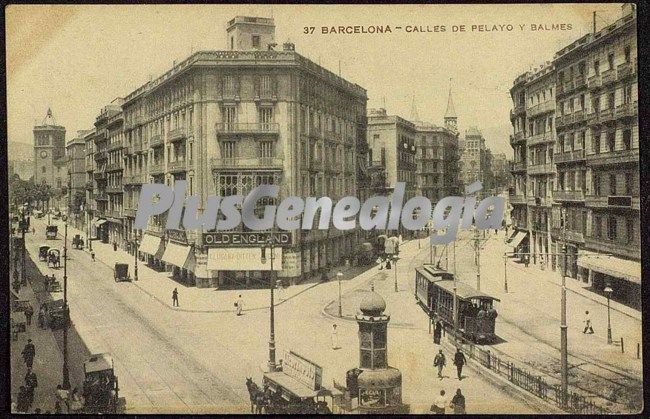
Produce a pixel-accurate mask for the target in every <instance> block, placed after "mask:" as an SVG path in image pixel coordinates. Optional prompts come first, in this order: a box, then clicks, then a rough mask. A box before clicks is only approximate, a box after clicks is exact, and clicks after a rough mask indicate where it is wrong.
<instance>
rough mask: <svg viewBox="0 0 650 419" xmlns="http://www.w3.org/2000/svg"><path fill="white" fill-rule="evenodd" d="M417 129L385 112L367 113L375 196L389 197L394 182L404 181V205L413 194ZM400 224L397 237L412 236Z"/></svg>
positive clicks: (370, 163) (370, 111) (371, 110)
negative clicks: (399, 235)
mask: <svg viewBox="0 0 650 419" xmlns="http://www.w3.org/2000/svg"><path fill="white" fill-rule="evenodd" d="M416 137H417V129H416V126H415V124H414V123H413V122H410V121H407V120H406V119H404V118H401V117H399V116H397V115H388V114H387V113H386V109H384V108H380V109H370V110H369V111H368V147H369V150H368V162H369V168H370V172H371V176H372V177H373V180H372V181H371V187H372V189H373V191H374V192H375V194H384V195H390V194H391V192H392V191H393V190H394V188H395V185H396V184H397V182H404V183H405V184H406V185H405V188H406V190H405V192H404V202H406V201H408V200H409V199H411V198H412V197H414V196H415V195H416V192H417V182H416V181H417V179H416V171H417V165H416V162H415V157H416ZM407 232H408V230H405V229H403V227H402V226H401V225H400V230H399V232H398V234H401V235H405V234H408V235H411V234H412V233H411V232H408V233H407Z"/></svg>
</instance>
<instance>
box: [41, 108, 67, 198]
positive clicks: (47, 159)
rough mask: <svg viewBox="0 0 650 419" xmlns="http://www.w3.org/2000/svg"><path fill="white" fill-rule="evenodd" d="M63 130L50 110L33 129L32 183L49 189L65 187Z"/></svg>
mask: <svg viewBox="0 0 650 419" xmlns="http://www.w3.org/2000/svg"><path fill="white" fill-rule="evenodd" d="M66 176H67V174H66V166H65V128H64V127H62V126H59V125H57V124H56V121H55V120H54V116H53V115H52V110H51V109H48V110H47V115H45V119H43V122H42V123H41V125H36V126H35V127H34V183H36V184H40V183H45V184H47V185H49V186H50V187H51V188H53V189H54V188H62V187H64V186H65V185H66V183H67V179H66Z"/></svg>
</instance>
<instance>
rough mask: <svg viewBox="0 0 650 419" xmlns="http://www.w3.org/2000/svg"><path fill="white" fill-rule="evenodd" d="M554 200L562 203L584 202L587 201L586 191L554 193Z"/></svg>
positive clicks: (558, 191)
mask: <svg viewBox="0 0 650 419" xmlns="http://www.w3.org/2000/svg"><path fill="white" fill-rule="evenodd" d="M553 199H554V200H556V201H560V202H564V201H566V202H583V201H584V200H585V193H584V191H562V190H555V191H553Z"/></svg>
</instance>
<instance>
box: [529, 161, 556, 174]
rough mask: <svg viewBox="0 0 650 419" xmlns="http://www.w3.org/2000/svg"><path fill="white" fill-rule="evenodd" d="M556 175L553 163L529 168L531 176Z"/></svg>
mask: <svg viewBox="0 0 650 419" xmlns="http://www.w3.org/2000/svg"><path fill="white" fill-rule="evenodd" d="M551 173H555V165H554V164H553V163H545V164H535V165H531V166H528V174H529V175H542V174H551Z"/></svg>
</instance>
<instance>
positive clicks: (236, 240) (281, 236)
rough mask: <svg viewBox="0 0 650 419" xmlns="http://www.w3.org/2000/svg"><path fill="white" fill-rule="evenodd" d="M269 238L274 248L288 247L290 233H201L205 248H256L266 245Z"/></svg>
mask: <svg viewBox="0 0 650 419" xmlns="http://www.w3.org/2000/svg"><path fill="white" fill-rule="evenodd" d="M269 237H272V238H273V244H274V246H290V245H291V233H283V232H279V233H258V232H227V233H226V232H224V233H222V232H209V233H203V244H204V245H205V246H206V247H229V246H238V247H257V248H259V247H260V246H262V245H264V244H266V242H267V240H268V239H269Z"/></svg>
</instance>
